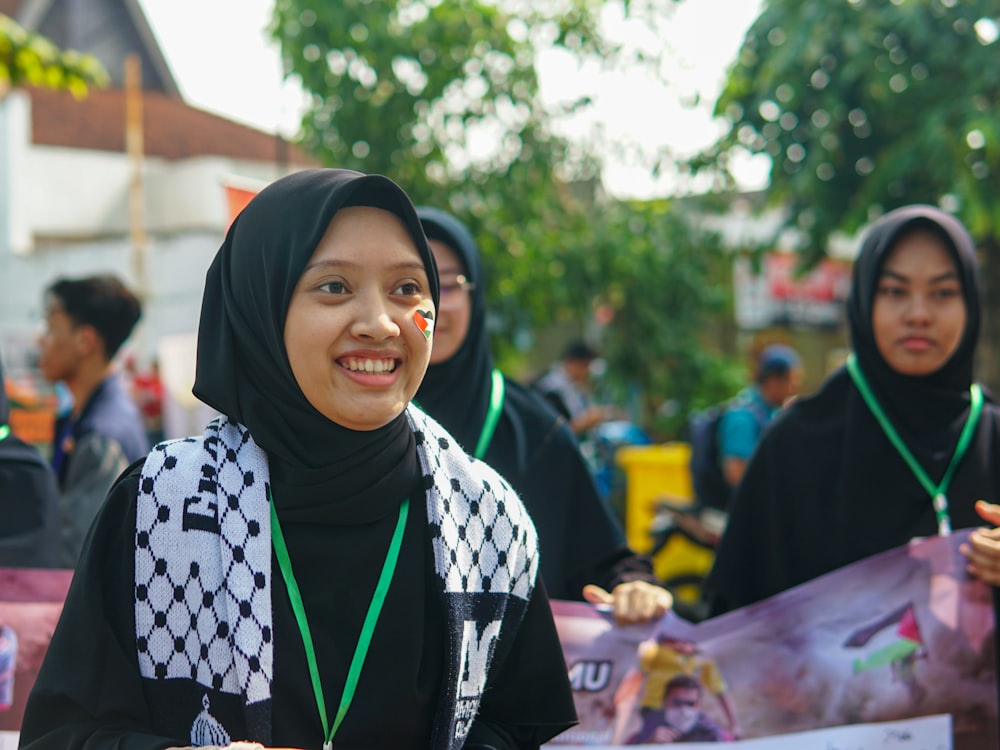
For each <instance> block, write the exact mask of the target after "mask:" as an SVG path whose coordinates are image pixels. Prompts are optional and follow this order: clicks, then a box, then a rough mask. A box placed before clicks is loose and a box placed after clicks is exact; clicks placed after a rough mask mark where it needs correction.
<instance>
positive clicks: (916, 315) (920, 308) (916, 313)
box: [906, 294, 931, 324]
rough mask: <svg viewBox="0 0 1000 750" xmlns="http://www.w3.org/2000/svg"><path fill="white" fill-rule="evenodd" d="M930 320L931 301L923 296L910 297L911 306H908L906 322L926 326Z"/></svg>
mask: <svg viewBox="0 0 1000 750" xmlns="http://www.w3.org/2000/svg"><path fill="white" fill-rule="evenodd" d="M930 319H931V305H930V300H929V299H927V297H926V296H925V295H923V294H914V295H912V296H911V297H910V304H908V305H907V306H906V320H907V321H908V322H910V323H916V324H925V323H927V322H928V321H930Z"/></svg>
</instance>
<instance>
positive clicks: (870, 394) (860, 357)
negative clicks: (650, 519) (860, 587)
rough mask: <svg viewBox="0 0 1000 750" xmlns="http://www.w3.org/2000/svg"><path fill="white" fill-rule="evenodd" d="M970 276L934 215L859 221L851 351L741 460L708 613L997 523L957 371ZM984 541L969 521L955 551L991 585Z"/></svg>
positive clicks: (971, 294) (996, 579) (987, 401)
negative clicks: (863, 230)
mask: <svg viewBox="0 0 1000 750" xmlns="http://www.w3.org/2000/svg"><path fill="white" fill-rule="evenodd" d="M979 286H980V285H979V269H978V264H977V261H976V256H975V250H974V247H973V243H972V239H971V238H970V237H969V234H968V232H967V231H966V230H965V228H964V227H963V226H962V225H961V224H960V223H959V222H958V221H957V220H956V219H954V218H953V217H952V216H950V215H948V214H946V213H945V212H943V211H941V210H939V209H937V208H934V207H932V206H923V205H914V206H906V207H903V208H900V209H897V210H895V211H892V212H891V213H889V214H887V215H886V216H884V217H883V218H882V219H881V220H880V221H878V222H877V223H876V224H875V225H874V226H873V227H872V228H871V229H870V231H869V232H868V234H867V236H866V237H865V239H864V241H863V244H862V248H861V252H860V254H859V256H858V258H857V260H856V261H855V265H854V273H853V280H852V284H851V290H850V295H849V298H848V302H847V310H848V322H849V326H850V334H851V343H852V345H853V353H852V354H851V355H850V357H849V358H848V362H847V364H846V366H844V367H842V368H840V369H839V370H837V371H836V372H835V373H833V375H831V376H830V378H829V379H828V380H827V381H826V382H825V383H824V384H823V386H822V388H821V389H820V390H819V391H818V392H817V393H816V394H815V395H813V396H811V397H809V398H803V399H800V400H798V401H796V402H795V403H793V404H792V405H791V406H789V407H788V408H786V409H785V410H784V412H783V413H782V414H781V415H780V416H779V417H778V419H777V420H776V421H775V422H774V423H773V424H772V425H771V426H770V428H769V430H768V432H767V433H766V435H765V436H764V438H763V440H762V441H761V443H760V444H759V445H758V447H757V450H756V452H755V453H754V455H753V457H752V458H751V460H750V464H749V467H748V470H747V473H746V475H745V476H744V478H743V481H742V483H741V484H740V485H739V487H738V489H737V492H736V495H735V497H734V499H733V504H732V509H731V512H730V517H729V524H728V526H727V528H726V532H725V534H724V536H723V538H722V541H721V543H720V545H719V548H718V550H717V553H716V559H715V565H714V567H713V569H712V572H711V574H710V577H709V588H710V590H711V592H712V595H713V597H714V610H715V611H716V612H717V613H718V612H721V611H725V610H726V609H733V608H736V607H741V606H743V605H746V604H751V603H753V602H756V601H758V600H760V599H764V598H766V597H768V596H771V595H773V594H777V593H779V592H781V591H784V590H785V589H788V588H791V587H792V586H795V585H797V584H800V583H803V582H805V581H808V580H811V579H813V578H816V577H817V576H820V575H823V574H824V573H828V572H830V571H832V570H834V569H836V568H839V567H842V566H844V565H848V564H849V563H852V562H855V561H857V560H861V559H863V558H865V557H868V556H870V555H874V554H877V553H880V552H884V551H886V550H889V549H892V548H894V547H898V546H901V545H904V544H906V543H907V542H909V541H910V540H911V539H913V538H915V537H922V536H929V535H933V534H938V533H940V534H947V533H950V530H951V529H952V528H956V529H959V528H969V527H974V526H977V525H979V524H981V523H982V521H983V520H984V519H985V520H986V521H988V522H989V523H990V524H991V525H994V526H995V525H996V524H997V523H1000V506H996V505H992V504H990V503H992V502H994V501H996V500H997V499H998V498H1000V464H998V462H997V461H996V457H997V455H998V453H997V451H998V450H1000V409H998V406H997V404H996V403H995V402H994V401H993V399H992V398H991V397H990V396H989V395H986V396H984V395H983V394H982V391H981V389H980V388H979V386H978V385H976V384H974V382H973V355H974V353H975V349H976V341H977V337H978V334H979V319H980V290H979ZM984 499H985V500H988V501H989V502H988V503H987V502H983V500H984ZM997 538H998V532H997V530H996V529H983V530H979V531H976V532H973V535H972V537H971V545H968V546H966V547H964V548H963V549H964V552H965V554H966V555H967V557H969V560H970V563H969V565H970V571H971V572H972V573H973V574H975V575H978V576H979V577H980V578H982V579H983V580H984V581H986V582H987V583H990V584H993V585H996V584H998V583H1000V546H998V543H997V541H996V539H997Z"/></svg>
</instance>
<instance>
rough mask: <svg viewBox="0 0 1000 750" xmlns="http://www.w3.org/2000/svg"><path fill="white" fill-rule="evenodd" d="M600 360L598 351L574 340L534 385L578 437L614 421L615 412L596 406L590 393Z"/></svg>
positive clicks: (611, 409) (606, 407) (608, 408)
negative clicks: (593, 370)
mask: <svg viewBox="0 0 1000 750" xmlns="http://www.w3.org/2000/svg"><path fill="white" fill-rule="evenodd" d="M597 358H598V353H597V350H596V349H594V348H593V347H592V346H590V344H588V343H587V342H585V341H574V342H572V343H571V344H570V345H569V346H567V347H566V350H565V351H564V352H563V355H562V357H561V358H560V359H559V361H558V362H556V363H555V364H553V365H552V366H551V367H550V368H549V369H548V371H546V372H545V373H543V374H542V376H541V377H539V378H538V379H537V380H535V382H534V383H533V387H534V388H535V389H536V390H537V391H538V392H539V393H541V394H542V396H544V397H545V399H546V400H547V401H548V402H549V403H550V404H552V406H553V407H554V408H555V410H556V411H558V412H559V413H560V414H562V415H563V416H564V417H566V419H567V420H569V426H570V428H571V429H572V430H573V433H574V434H575V435H577V437H582V436H584V435H586V434H587V432H589V431H590V430H591V429H592V428H594V427H596V426H597V425H599V424H601V422H607V421H608V420H611V419H614V418H615V410H614V409H613V408H611V407H608V406H602V405H600V404H596V403H594V400H593V397H592V395H591V392H590V378H591V366H592V365H593V364H594V362H595V361H596V360H597Z"/></svg>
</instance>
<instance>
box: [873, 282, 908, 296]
mask: <svg viewBox="0 0 1000 750" xmlns="http://www.w3.org/2000/svg"><path fill="white" fill-rule="evenodd" d="M878 294H879V296H880V297H902V296H903V295H904V294H906V290H905V289H904V288H903V287H902V286H900V285H898V284H882V285H880V286H879V288H878Z"/></svg>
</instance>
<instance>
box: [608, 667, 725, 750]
mask: <svg viewBox="0 0 1000 750" xmlns="http://www.w3.org/2000/svg"><path fill="white" fill-rule="evenodd" d="M701 693H702V689H701V684H700V683H699V682H698V680H697V679H695V678H694V677H692V676H690V675H686V674H680V675H677V676H676V677H674V678H673V679H672V680H670V682H668V683H667V689H666V691H665V692H664V695H663V710H662V711H653V712H648V713H646V714H645V715H644V716H643V722H642V726H641V727H640V728H639V730H638V731H637V732H636V733H635V734H633V735H632V736H631V737H629V739H628V741H627V742H626V743H625V744H627V745H640V744H647V743H656V744H668V743H672V742H724V741H729V740H732V739H733V738H732V735H730V734H729V733H728V732H726V730H724V729H723V728H722V727H720V726H719V725H718V724H716V723H715V722H714V721H712V720H711V719H710V718H709V717H708V716H706V715H705V713H704V712H703V711H702V710H701V708H700V705H701Z"/></svg>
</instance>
